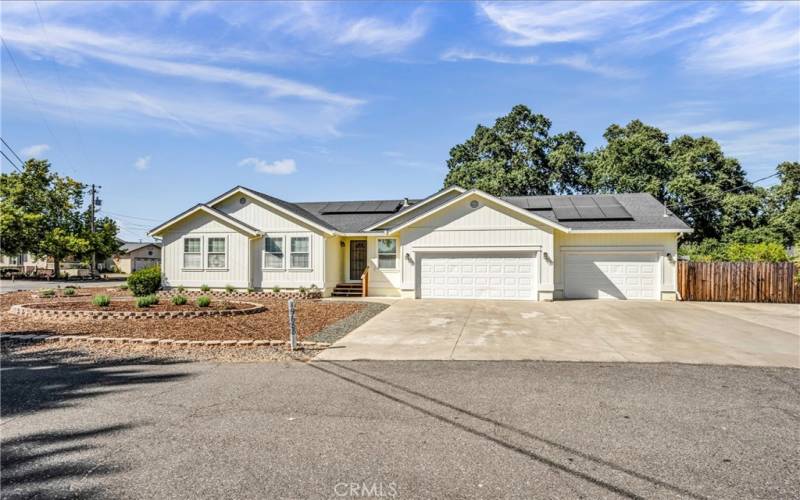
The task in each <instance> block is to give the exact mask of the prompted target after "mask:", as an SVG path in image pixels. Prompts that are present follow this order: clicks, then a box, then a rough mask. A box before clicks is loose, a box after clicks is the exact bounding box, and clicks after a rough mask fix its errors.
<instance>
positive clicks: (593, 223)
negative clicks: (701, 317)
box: [247, 188, 690, 233]
mask: <svg viewBox="0 0 800 500" xmlns="http://www.w3.org/2000/svg"><path fill="white" fill-rule="evenodd" d="M247 189H249V188H247ZM249 190H250V191H252V192H254V193H257V194H258V195H259V196H262V197H264V198H265V199H266V200H268V201H270V202H272V203H274V204H276V205H278V206H280V207H281V208H283V209H285V210H287V211H289V212H291V213H293V214H295V215H297V216H298V217H300V218H303V219H306V220H308V221H312V222H314V223H316V224H318V225H320V226H323V227H325V228H327V229H330V230H332V231H339V232H343V233H356V232H362V231H364V229H365V228H367V227H370V226H372V225H374V224H377V223H379V222H380V221H382V220H384V219H388V218H389V217H392V216H394V215H396V214H386V213H364V212H362V213H324V212H323V209H324V208H325V207H326V206H328V205H329V204H332V203H337V202H332V201H319V202H298V203H291V202H288V201H284V200H281V199H280V198H275V197H274V196H270V195H267V194H265V193H261V192H259V191H255V190H253V189H249ZM581 196H583V195H558V196H504V197H501V198H502V199H503V200H505V201H507V202H509V203H511V204H513V205H515V206H517V207H519V208H522V209H524V210H529V207H544V206H547V205H549V204H552V202H553V200H558V201H556V202H555V203H556V204H558V203H559V202H560V201H561V200H566V199H570V200H576V199H579V198H580V197H581ZM591 196H593V197H594V198H595V199H598V200H599V199H602V198H603V197H613V198H615V199H616V200H617V201H618V202H619V203H620V204H621V205H622V206H623V207H624V208H625V210H627V211H628V213H629V214H630V215H631V216H632V218H631V219H630V220H561V221H559V220H558V219H557V218H556V216H555V214H554V213H553V211H552V210H529V211H530V212H531V213H534V214H536V215H539V216H541V217H543V218H545V219H547V220H550V221H553V222H556V223H558V224H561V225H562V226H565V227H568V228H571V229H600V230H616V229H618V230H637V229H639V230H642V229H645V230H646V229H673V230H675V231H687V230H690V228H689V226H687V225H686V224H685V223H684V222H683V221H682V220H680V219H679V218H678V217H676V216H675V214H673V213H672V212H670V211H666V213H667V217H664V212H665V210H664V206H663V205H662V204H661V203H659V202H658V200H656V199H655V198H653V197H652V196H651V195H650V194H647V193H630V194H614V195H610V194H609V195H591ZM357 201H364V200H353V201H349V202H342V201H339V202H338V203H355V202H357ZM369 201H372V202H378V203H379V202H386V203H387V204H389V203H393V204H399V203H401V202H402V200H369ZM420 201H421V200H409V203H410V205H409V207H407V208H403V209H401V210H399V211H398V212H397V213H402V212H403V211H404V210H408V209H409V208H411V207H413V205H414V204H416V203H419V202H420ZM447 201H449V200H448V199H447V198H445V199H443V200H442V201H441V202H433V203H431V204H430V205H429V206H426V207H425V208H424V209H423V210H424V212H420V214H422V213H426V212H428V211H430V210H434V209H435V208H437V207H438V206H439V205H441V204H443V203H445V202H447ZM548 202H550V203H548Z"/></svg>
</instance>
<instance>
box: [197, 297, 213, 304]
mask: <svg viewBox="0 0 800 500" xmlns="http://www.w3.org/2000/svg"><path fill="white" fill-rule="evenodd" d="M210 304H211V299H209V298H208V297H206V296H205V295H202V296H200V297H197V307H208V306H209V305H210Z"/></svg>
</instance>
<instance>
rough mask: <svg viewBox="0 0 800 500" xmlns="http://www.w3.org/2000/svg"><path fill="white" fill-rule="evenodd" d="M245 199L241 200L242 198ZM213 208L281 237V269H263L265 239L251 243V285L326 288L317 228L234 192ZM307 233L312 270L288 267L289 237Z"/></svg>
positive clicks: (322, 238)
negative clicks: (242, 201)
mask: <svg viewBox="0 0 800 500" xmlns="http://www.w3.org/2000/svg"><path fill="white" fill-rule="evenodd" d="M242 198H244V201H245V202H244V203H241V201H240V200H241V199H242ZM214 208H216V209H217V210H219V211H221V212H224V213H226V214H228V215H230V216H232V217H234V218H236V219H237V220H240V221H242V222H244V223H245V224H247V225H249V226H252V227H254V228H256V229H258V230H259V231H262V232H263V233H264V234H265V235H266V236H270V237H279V238H283V253H284V256H283V269H266V268H265V260H264V238H256V239H253V240H252V241H251V242H250V254H251V256H252V257H251V262H250V269H251V273H252V286H253V287H254V288H265V289H269V288H272V287H274V286H278V287H280V288H299V287H301V286H302V287H306V288H308V287H310V286H311V285H316V286H317V287H319V288H321V289H322V288H325V286H326V283H325V266H326V259H325V251H326V241H325V240H326V238H325V236H324V235H323V234H321V233H320V231H319V230H317V229H315V228H312V227H311V226H308V225H307V224H304V223H303V222H302V221H300V220H298V219H294V218H292V217H291V216H289V215H286V214H284V213H280V212H278V211H276V210H275V209H273V208H272V207H269V206H267V205H265V204H263V203H261V202H260V201H258V200H256V199H253V198H251V197H249V196H246V195H239V194H236V195H233V196H231V197H230V198H228V199H226V200H222V201H221V202H219V203H217V204H216V205H215V206H214ZM292 236H306V237H308V238H309V242H310V244H311V249H310V251H311V269H291V268H290V266H289V255H290V238H291V237H292Z"/></svg>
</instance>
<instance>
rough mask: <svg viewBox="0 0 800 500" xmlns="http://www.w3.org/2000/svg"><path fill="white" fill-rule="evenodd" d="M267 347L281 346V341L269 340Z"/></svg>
mask: <svg viewBox="0 0 800 500" xmlns="http://www.w3.org/2000/svg"><path fill="white" fill-rule="evenodd" d="M269 345H283V340H270V341H269Z"/></svg>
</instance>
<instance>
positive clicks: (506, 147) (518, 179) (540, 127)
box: [444, 105, 587, 196]
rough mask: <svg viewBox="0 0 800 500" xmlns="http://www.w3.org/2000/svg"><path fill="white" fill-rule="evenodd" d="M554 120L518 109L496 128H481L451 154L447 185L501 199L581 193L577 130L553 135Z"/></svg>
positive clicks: (582, 182)
mask: <svg viewBox="0 0 800 500" xmlns="http://www.w3.org/2000/svg"><path fill="white" fill-rule="evenodd" d="M550 127H551V122H550V120H548V119H547V118H546V117H545V116H544V115H541V114H536V113H534V112H533V111H531V110H530V109H529V108H528V107H527V106H523V105H517V106H514V108H513V109H512V110H511V112H510V113H509V114H508V115H506V116H502V117H500V118H498V119H497V120H496V121H495V124H494V125H493V126H492V127H485V126H483V125H478V126H477V127H476V129H475V133H474V134H473V135H472V137H470V138H469V139H467V140H466V141H465V142H464V143H463V144H459V145H457V146H455V147H453V148H452V149H451V150H450V159H449V160H447V168H448V169H449V172H448V173H447V176H446V177H445V181H444V184H445V187H447V186H453V185H457V186H461V187H464V188H467V189H470V188H477V189H480V190H482V191H486V192H487V193H491V194H494V195H497V196H514V195H543V194H563V193H576V192H583V191H584V190H585V189H586V187H587V186H586V175H585V173H584V170H583V156H584V151H583V149H584V146H585V144H584V142H583V139H581V138H580V136H579V135H578V134H577V132H574V131H570V132H565V133H561V134H556V135H553V136H551V135H550Z"/></svg>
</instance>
